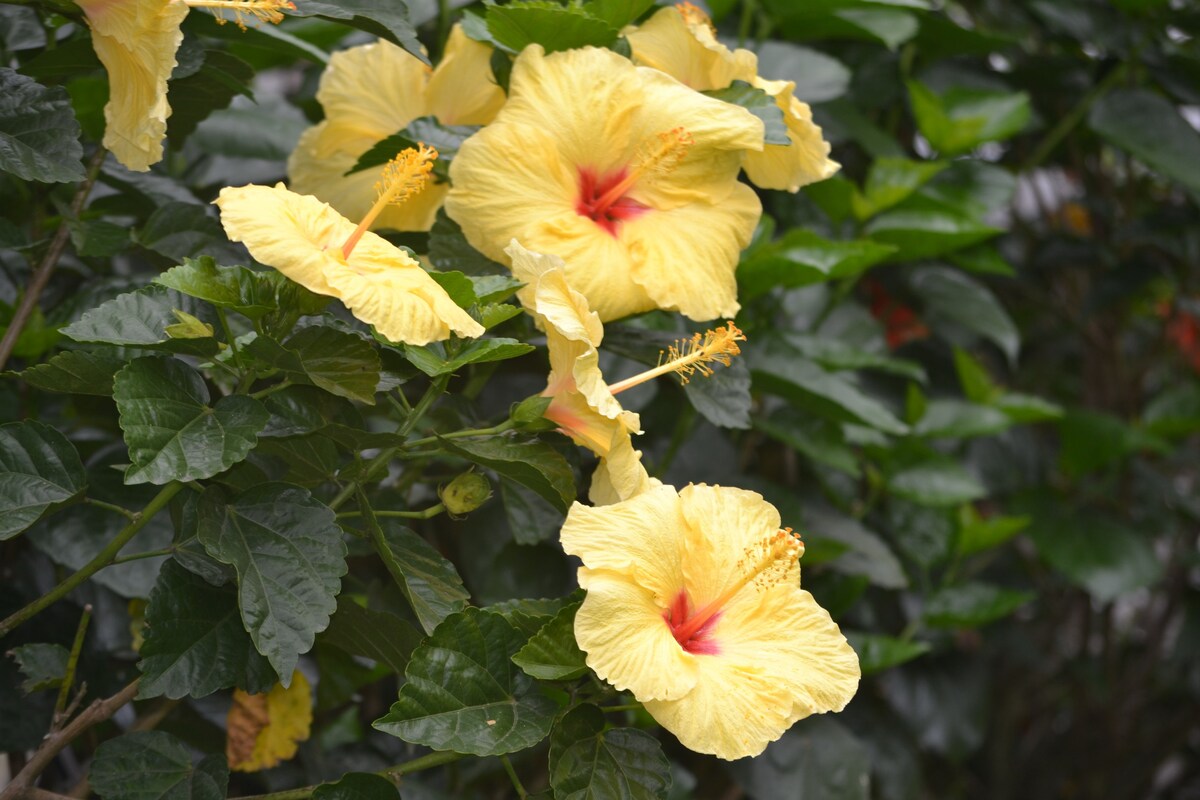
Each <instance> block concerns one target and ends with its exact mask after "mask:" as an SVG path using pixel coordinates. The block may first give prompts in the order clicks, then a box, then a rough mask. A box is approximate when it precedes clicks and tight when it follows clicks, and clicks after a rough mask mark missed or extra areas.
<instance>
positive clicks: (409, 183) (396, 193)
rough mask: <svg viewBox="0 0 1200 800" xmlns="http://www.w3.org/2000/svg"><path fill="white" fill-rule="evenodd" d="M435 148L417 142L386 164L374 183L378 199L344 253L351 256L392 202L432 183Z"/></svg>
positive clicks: (345, 255) (401, 200)
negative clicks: (430, 176) (430, 180)
mask: <svg viewBox="0 0 1200 800" xmlns="http://www.w3.org/2000/svg"><path fill="white" fill-rule="evenodd" d="M437 157H438V152H437V150H436V149H435V148H433V147H430V146H428V145H426V144H425V143H424V142H418V143H417V146H416V147H415V148H414V147H408V148H405V149H404V150H402V151H400V152H399V153H398V154H397V155H396V157H395V158H393V159H392V160H391V161H389V162H388V163H387V166H385V167H384V168H383V173H382V175H380V178H379V180H378V181H376V183H375V193H376V195H377V199H376V200H375V204H374V205H373V206H371V209H370V210H369V211H368V212H367V215H366V216H365V217H363V219H362V221H361V222H359V223H358V227H357V228H355V229H354V233H352V234H350V238H348V239H347V240H346V243H345V244H343V245H342V256H343V257H344V258H349V257H350V253H351V252H352V251H353V250H354V246H355V245H356V244H358V240H359V239H361V238H362V235H363V234H364V233H366V232H367V229H368V228H370V227H371V223H373V222H374V221H375V220H376V218H377V217H378V216H379V215H380V213H382V212H383V209H385V208H387V207H388V206H389V205H396V204H399V203H403V202H404V201H405V200H407V199H408V198H410V197H412V196H413V195H414V194H416V193H418V192H420V191H421V190H422V189H424V188H425V186H426V184H428V183H429V173H430V172H432V171H433V162H434V161H436V160H437Z"/></svg>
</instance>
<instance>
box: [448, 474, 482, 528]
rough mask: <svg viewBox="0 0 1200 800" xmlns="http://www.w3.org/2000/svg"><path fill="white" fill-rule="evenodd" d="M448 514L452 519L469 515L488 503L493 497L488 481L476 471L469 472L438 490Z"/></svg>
mask: <svg viewBox="0 0 1200 800" xmlns="http://www.w3.org/2000/svg"><path fill="white" fill-rule="evenodd" d="M438 496H439V497H441V498H442V505H444V506H445V507H446V513H447V514H449V515H450V516H452V517H461V516H463V515H464V514H469V513H471V512H472V511H474V510H475V509H477V508H479V507H480V506H481V505H483V504H484V503H486V502H487V501H488V498H489V497H491V496H492V485H491V484H490V483H488V479H487V478H486V477H485V476H483V475H481V474H480V473H478V472H475V471H474V470H467V471H466V472H464V473H463V474H461V475H459V476H458V477H457V478H455V479H454V480H452V481H450V483H448V484H446V485H445V486H442V487H440V488H439V489H438Z"/></svg>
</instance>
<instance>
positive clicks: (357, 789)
mask: <svg viewBox="0 0 1200 800" xmlns="http://www.w3.org/2000/svg"><path fill="white" fill-rule="evenodd" d="M312 797H313V800H400V791H399V790H398V789H397V788H396V784H394V783H392V782H391V781H389V780H388V779H387V778H384V777H382V776H380V775H376V774H374V773H371V772H347V773H346V774H345V775H343V776H342V777H341V778H340V779H339V780H337V781H335V782H334V783H323V784H321V785H320V786H318V787H317V788H315V789H313V793H312Z"/></svg>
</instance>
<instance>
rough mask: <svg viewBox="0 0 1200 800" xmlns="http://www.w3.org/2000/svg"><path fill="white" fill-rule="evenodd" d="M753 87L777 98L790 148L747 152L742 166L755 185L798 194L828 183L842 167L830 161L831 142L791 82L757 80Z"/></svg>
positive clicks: (767, 146) (769, 147)
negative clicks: (816, 184) (808, 187)
mask: <svg viewBox="0 0 1200 800" xmlns="http://www.w3.org/2000/svg"><path fill="white" fill-rule="evenodd" d="M754 85H755V86H757V87H758V88H760V89H762V90H763V91H765V92H766V93H767V94H769V95H771V96H772V97H774V98H775V104H776V105H778V106H779V108H780V109H781V110H782V111H783V119H784V122H785V123H786V125H787V132H788V140H789V141H790V142H791V144H789V145H772V144H769V145H766V146H765V147H764V148H763V149H762V152H761V153H756V152H747V153H746V158H745V162H744V163H743V167H744V168H745V170H746V177H748V178H749V179H750V181H751V182H752V183H753V184H754V185H755V186H761V187H762V188H764V189H781V190H786V191H789V192H797V191H799V190H800V187H802V186H807V185H808V184H810V183H815V182H817V181H822V180H825V179H826V178H828V177H830V176H831V175H833V174H834V173H835V172H837V171H838V170H839V169H841V165H840V164H838V163H837V162H836V161H832V160H830V158H829V142H827V141H825V139H824V137H823V136H822V133H821V128H820V127H819V126H818V125H817V124H816V123H814V122H813V118H812V109H811V108H809V107H808V104H807V103H802V102H800V101H799V100H797V99H796V98H795V97H793V96H792V91H793V90H794V89H795V86H796V85H795V84H794V83H792V82H791V81H768V80H763V79H761V78H756V79H755V80H754Z"/></svg>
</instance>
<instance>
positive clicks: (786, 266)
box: [737, 228, 896, 299]
mask: <svg viewBox="0 0 1200 800" xmlns="http://www.w3.org/2000/svg"><path fill="white" fill-rule="evenodd" d="M895 252H896V248H895V247H894V246H893V245H890V244H881V243H879V242H873V241H871V240H870V239H858V240H852V241H840V242H839V241H832V240H829V239H825V238H823V237H821V236H818V235H817V234H815V233H812V232H811V231H806V230H803V229H801V228H795V229H793V230H790V231H788V232H787V233H786V234H785V235H784V236H783V237H782V238H780V239H779V240H778V241H776V242H772V243H771V244H769V245H768V246H766V247H764V248H762V249H760V250H757V251H755V253H754V255H753V256H750V257H749V258H747V259H746V260H745V261H743V262H742V263H741V264H739V265H738V271H737V279H738V286H739V287H740V292H741V295H742V297H743V298H746V299H750V298H754V297H757V296H759V295H761V294H764V293H766V292H768V291H770V290H771V289H773V288H775V287H777V286H778V287H783V288H788V289H792V288H797V287H800V286H811V285H812V284H815V283H824V282H826V281H833V280H841V279H844V278H853V277H856V276H858V275H861V274H862V273H863V272H866V271H867V270H868V269H870V268H871V267H873V266H875V265H876V264H878V263H880V262H881V261H883V260H884V259H886V258H887V257H888V256H890V255H891V254H892V253H895Z"/></svg>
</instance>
